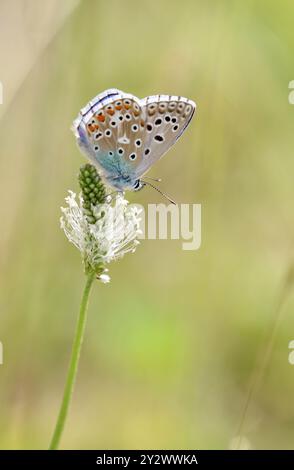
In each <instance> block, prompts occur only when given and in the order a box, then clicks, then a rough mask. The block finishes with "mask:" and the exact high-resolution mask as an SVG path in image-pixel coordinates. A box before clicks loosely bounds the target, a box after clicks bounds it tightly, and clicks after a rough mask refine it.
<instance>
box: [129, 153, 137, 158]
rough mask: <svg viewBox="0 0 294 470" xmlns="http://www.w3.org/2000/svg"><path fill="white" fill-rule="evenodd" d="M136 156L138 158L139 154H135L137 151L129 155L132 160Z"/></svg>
mask: <svg viewBox="0 0 294 470" xmlns="http://www.w3.org/2000/svg"><path fill="white" fill-rule="evenodd" d="M136 158H137V155H136V154H135V152H133V153H131V154H130V156H129V159H130V160H136Z"/></svg>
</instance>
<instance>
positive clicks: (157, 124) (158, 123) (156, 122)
mask: <svg viewBox="0 0 294 470" xmlns="http://www.w3.org/2000/svg"><path fill="white" fill-rule="evenodd" d="M154 124H155V125H156V126H160V124H162V119H160V118H158V119H156V121H155V123H154Z"/></svg>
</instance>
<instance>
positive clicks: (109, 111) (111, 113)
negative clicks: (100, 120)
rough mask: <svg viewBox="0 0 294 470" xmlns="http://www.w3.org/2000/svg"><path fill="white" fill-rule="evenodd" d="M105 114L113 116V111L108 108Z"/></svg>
mask: <svg viewBox="0 0 294 470" xmlns="http://www.w3.org/2000/svg"><path fill="white" fill-rule="evenodd" d="M106 112H107V114H110V116H113V115H114V113H115V111H114V110H113V109H108V110H107V111H106Z"/></svg>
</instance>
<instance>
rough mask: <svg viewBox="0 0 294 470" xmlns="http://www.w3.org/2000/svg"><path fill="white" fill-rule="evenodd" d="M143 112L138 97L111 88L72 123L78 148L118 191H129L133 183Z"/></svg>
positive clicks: (141, 142) (139, 158) (97, 97)
mask: <svg viewBox="0 0 294 470" xmlns="http://www.w3.org/2000/svg"><path fill="white" fill-rule="evenodd" d="M142 113H143V111H142V108H141V106H140V100H139V99H138V98H136V97H135V96H133V95H131V94H127V93H124V92H122V91H120V90H117V89H111V90H107V91H106V92H104V93H101V94H100V95H98V96H96V97H95V98H94V99H93V100H92V101H90V103H89V104H88V105H87V106H86V107H85V108H83V109H82V110H81V112H80V114H79V116H78V118H77V119H76V120H75V121H74V123H73V131H74V134H75V136H76V138H77V142H78V145H79V147H80V149H81V150H82V151H83V153H85V154H86V156H87V157H88V158H90V160H91V161H92V162H93V163H94V164H95V165H96V166H97V167H98V169H99V170H100V172H101V173H102V175H103V176H104V177H105V178H106V180H107V181H108V183H109V184H110V185H112V186H114V187H116V188H118V189H128V188H129V189H132V188H133V186H134V183H135V180H136V168H137V166H138V164H139V162H140V160H141V158H142V148H143V144H144V142H143V136H144V120H143V115H142Z"/></svg>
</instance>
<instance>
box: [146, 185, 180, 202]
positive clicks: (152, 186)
mask: <svg viewBox="0 0 294 470" xmlns="http://www.w3.org/2000/svg"><path fill="white" fill-rule="evenodd" d="M141 181H142V183H144V184H145V185H146V184H147V186H151V188H153V189H155V190H156V191H157V192H158V193H160V194H161V195H162V196H163V197H165V198H166V199H167V200H168V201H169V202H171V204H175V205H176V204H177V203H176V202H175V201H174V200H173V199H171V198H170V197H169V196H168V195H167V194H165V193H163V192H162V191H161V190H160V189H159V188H157V187H156V186H154V185H153V184H151V183H149V181H144V180H141Z"/></svg>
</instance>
